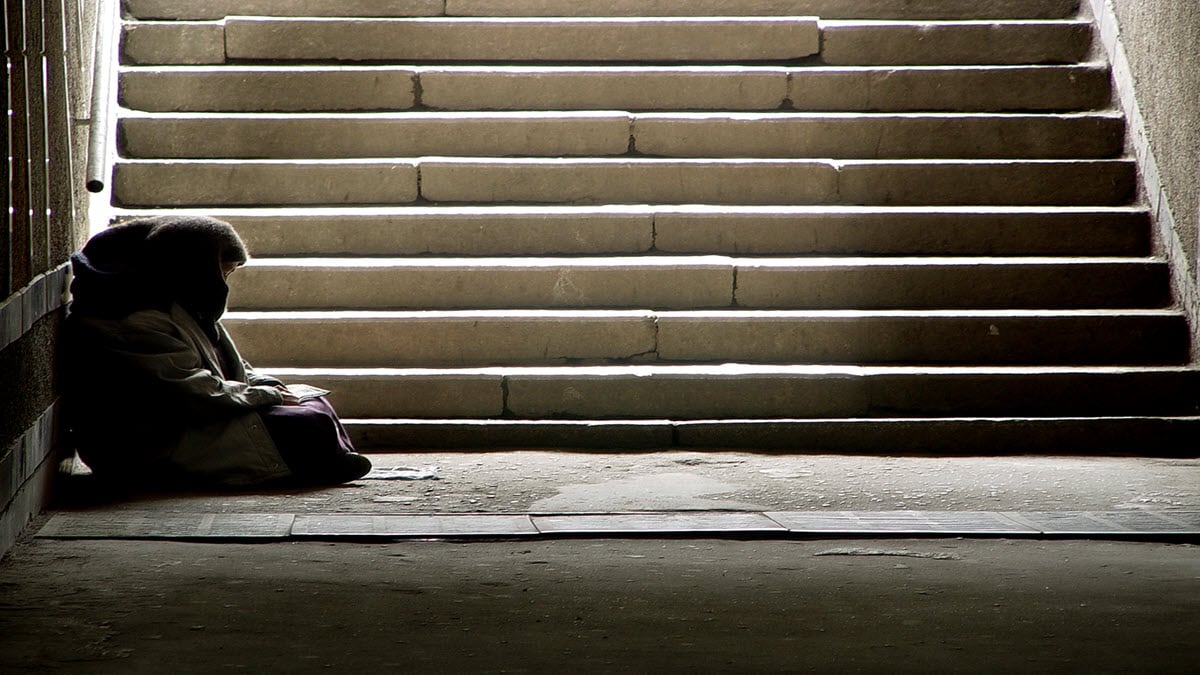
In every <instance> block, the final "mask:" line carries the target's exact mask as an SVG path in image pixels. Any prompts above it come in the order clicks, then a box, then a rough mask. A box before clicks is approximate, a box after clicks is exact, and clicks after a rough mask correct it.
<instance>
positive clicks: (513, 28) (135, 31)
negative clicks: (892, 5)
mask: <svg viewBox="0 0 1200 675" xmlns="http://www.w3.org/2000/svg"><path fill="white" fill-rule="evenodd" d="M818 35H819V38H818ZM818 40H819V41H820V45H818ZM1090 46H1091V27H1090V25H1089V24H1087V23H1086V22H1077V21H1076V22H1049V23H1038V22H1032V23H1028V22H1026V23H1022V22H1009V23H1000V22H996V23H982V24H955V23H944V24H926V23H893V24H871V23H853V22H823V23H822V24H821V27H820V29H818V27H817V23H816V21H815V20H811V19H802V18H789V19H786V20H785V19H766V18H764V19H759V20H754V19H728V20H708V21H697V20H692V19H686V18H684V19H679V20H674V21H666V20H660V21H655V20H644V21H641V22H634V21H629V22H617V21H613V20H608V21H606V20H603V19H594V20H590V21H589V20H579V21H576V22H574V23H571V22H566V21H561V20H560V21H553V20H550V21H545V20H543V21H538V20H527V21H521V22H518V23H513V22H506V21H487V20H479V21H470V20H453V19H441V20H438V19H396V20H390V21H389V20H341V21H338V20H308V21H305V20H298V19H269V18H234V19H229V20H227V21H225V22H223V23H219V22H164V23H138V24H129V25H127V26H126V27H125V29H124V36H123V41H122V53H123V57H124V62H125V63H130V64H141V65H170V64H176V65H186V64H194V65H200V64H220V63H226V62H234V61H239V60H242V61H306V62H316V61H393V62H395V61H422V62H440V61H452V62H453V61H459V62H470V61H500V62H522V61H525V62H538V61H544V62H589V61H610V62H639V61H644V62H655V61H656V62H664V63H669V62H705V63H720V62H727V63H728V62H739V61H741V62H762V61H793V60H796V59H801V58H805V57H808V56H811V55H815V54H817V52H818V49H819V50H820V54H819V56H818V58H819V61H820V63H823V64H825V65H835V66H847V65H909V66H911V65H968V64H971V65H975V64H979V65H984V64H995V65H1019V64H1054V63H1073V62H1078V61H1081V60H1083V59H1084V58H1085V57H1086V56H1087V53H1088V50H1089V49H1090Z"/></svg>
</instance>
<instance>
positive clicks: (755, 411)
mask: <svg viewBox="0 0 1200 675" xmlns="http://www.w3.org/2000/svg"><path fill="white" fill-rule="evenodd" d="M273 372H275V373H276V374H278V375H280V376H282V377H283V379H284V380H285V381H305V382H309V383H311V384H314V385H317V386H322V387H326V388H328V389H331V390H333V391H334V394H333V395H332V396H331V400H332V401H333V403H334V405H335V406H336V407H337V408H338V411H339V412H340V413H341V414H342V415H343V416H345V417H351V418H354V417H358V418H396V417H414V418H480V417H499V416H500V415H501V414H502V413H504V414H505V415H506V416H508V417H511V418H515V419H571V418H577V419H676V420H684V419H697V420H704V419H739V418H746V419H764V418H847V417H849V418H861V417H895V416H921V417H926V416H956V417H961V416H988V417H995V416H1034V417H1058V416H1093V415H1143V414H1152V415H1195V414H1196V412H1197V409H1198V408H1200V401H1198V400H1197V392H1198V391H1200V386H1197V385H1200V382H1197V381H1196V380H1197V378H1196V373H1188V372H1184V371H1179V372H1168V373H1111V374H1110V373H1041V374H1033V373H1022V374H1004V373H987V374H935V373H931V372H913V373H896V374H878V373H871V372H870V371H867V372H863V373H854V374H849V373H848V374H810V375H799V374H793V375H773V376H772V375H753V374H747V375H715V374H712V373H706V374H703V375H683V374H679V375H666V374H654V375H640V376H639V375H625V376H621V375H595V376H586V375H566V374H564V375H554V374H548V373H547V374H536V373H534V374H528V375H507V376H501V375H499V374H494V375H489V374H478V375H442V374H429V375H421V374H410V375H406V376H403V377H395V376H390V377H389V376H386V375H385V374H384V373H379V374H376V375H371V374H369V373H370V371H363V372H362V373H360V374H358V375H336V374H333V373H332V372H331V371H324V374H322V372H321V371H304V370H293V371H288V370H286V369H279V370H276V371H273Z"/></svg>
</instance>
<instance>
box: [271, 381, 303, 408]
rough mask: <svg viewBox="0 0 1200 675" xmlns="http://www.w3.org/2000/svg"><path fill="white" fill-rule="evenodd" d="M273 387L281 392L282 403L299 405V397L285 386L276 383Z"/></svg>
mask: <svg viewBox="0 0 1200 675" xmlns="http://www.w3.org/2000/svg"><path fill="white" fill-rule="evenodd" d="M275 389H276V390H277V391H278V392H279V393H281V394H283V405H300V397H299V396H297V395H295V394H293V393H292V392H291V391H289V390H288V388H287V387H285V386H283V385H282V384H277V385H275Z"/></svg>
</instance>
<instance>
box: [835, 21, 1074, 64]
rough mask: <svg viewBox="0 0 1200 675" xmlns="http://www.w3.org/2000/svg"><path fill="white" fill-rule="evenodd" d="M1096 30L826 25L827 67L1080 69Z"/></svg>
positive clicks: (1065, 24)
mask: <svg viewBox="0 0 1200 675" xmlns="http://www.w3.org/2000/svg"><path fill="white" fill-rule="evenodd" d="M1091 45H1092V31H1091V25H1090V24H1088V23H1087V22H1085V21H1077V22H1059V23H1036V22H1034V23H1017V24H1001V23H979V24H956V23H941V24H938V23H933V24H923V23H897V24H871V23H855V22H837V21H823V22H822V23H821V55H820V59H821V62H822V63H824V64H826V65H830V66H867V65H884V64H895V65H910V66H913V65H931V66H942V65H967V64H1014V65H1015V64H1036V63H1076V62H1079V61H1082V60H1084V59H1086V58H1087V54H1088V50H1089V49H1091Z"/></svg>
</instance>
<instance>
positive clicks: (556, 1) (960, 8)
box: [124, 0, 1079, 20]
mask: <svg viewBox="0 0 1200 675" xmlns="http://www.w3.org/2000/svg"><path fill="white" fill-rule="evenodd" d="M124 6H125V12H126V14H127V15H129V16H132V17H135V18H139V19H190V20H204V19H221V18H224V17H226V16H235V15H253V16H358V17H367V16H380V17H397V16H438V15H442V14H445V15H447V16H722V15H726V16H820V17H825V18H830V19H833V18H839V19H848V18H858V19H910V20H919V19H1002V18H1011V17H1014V16H1020V17H1025V18H1030V19H1034V18H1042V19H1058V18H1064V17H1069V16H1073V15H1074V14H1075V12H1076V11H1077V10H1078V8H1079V2H1078V0H989V1H988V2H963V0H922V1H921V2H919V3H914V2H912V0H874V1H873V2H870V3H863V2H861V0H658V1H656V2H652V3H648V2H646V1H645V0H607V1H606V2H603V3H592V2H579V0H340V1H339V2H329V1H328V0H192V1H191V2H181V1H180V0H125V2H124Z"/></svg>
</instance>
